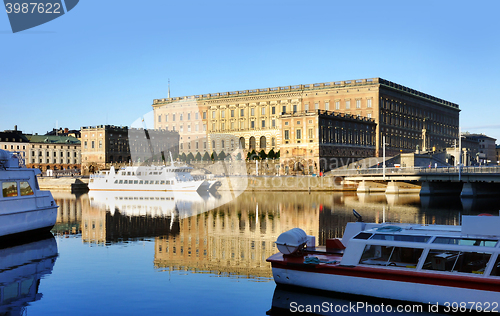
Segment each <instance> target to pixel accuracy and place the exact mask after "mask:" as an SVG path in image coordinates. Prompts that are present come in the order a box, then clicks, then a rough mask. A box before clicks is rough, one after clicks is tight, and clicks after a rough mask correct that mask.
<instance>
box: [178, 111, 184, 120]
mask: <svg viewBox="0 0 500 316" xmlns="http://www.w3.org/2000/svg"><path fill="white" fill-rule="evenodd" d="M183 115H184V114H182V113H181V115H179V121H182V120H183V118H182V117H183Z"/></svg>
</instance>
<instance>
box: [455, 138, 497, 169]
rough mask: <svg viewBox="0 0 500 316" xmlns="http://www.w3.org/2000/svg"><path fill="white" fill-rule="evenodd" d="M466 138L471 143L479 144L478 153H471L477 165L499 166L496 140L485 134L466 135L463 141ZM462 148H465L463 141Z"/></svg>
mask: <svg viewBox="0 0 500 316" xmlns="http://www.w3.org/2000/svg"><path fill="white" fill-rule="evenodd" d="M464 137H465V138H466V139H468V140H470V142H472V143H476V142H477V144H478V147H477V152H471V154H470V156H471V160H472V161H473V160H475V162H476V164H480V165H487V164H497V154H496V138H493V137H489V136H486V135H484V134H470V133H464V134H463V135H462V139H463V138H464ZM462 147H464V144H463V140H462ZM474 154H475V155H474Z"/></svg>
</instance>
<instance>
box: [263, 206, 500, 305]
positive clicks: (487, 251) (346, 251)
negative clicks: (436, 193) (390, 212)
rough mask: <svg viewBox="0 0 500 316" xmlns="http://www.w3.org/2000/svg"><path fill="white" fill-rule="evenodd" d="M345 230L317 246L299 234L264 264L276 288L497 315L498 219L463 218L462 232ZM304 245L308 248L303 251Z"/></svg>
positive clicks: (289, 236)
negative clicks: (267, 267)
mask: <svg viewBox="0 0 500 316" xmlns="http://www.w3.org/2000/svg"><path fill="white" fill-rule="evenodd" d="M355 215H357V217H358V222H353V223H348V224H347V226H346V229H345V232H344V236H343V238H342V239H341V240H340V239H328V240H327V241H326V247H321V248H320V247H314V237H312V236H306V234H305V232H304V231H303V230H301V229H299V228H294V229H292V230H290V231H287V232H285V233H283V234H281V235H280V236H279V237H278V239H277V241H276V245H277V247H278V249H279V250H280V253H278V254H275V255H273V256H271V257H269V258H268V259H267V261H268V262H270V263H271V265H272V270H273V277H274V280H275V282H276V283H277V284H281V285H290V286H298V287H304V288H311V289H317V290H323V291H332V292H339V293H345V294H352V295H364V296H370V297H375V298H381V299H389V300H398V301H410V302H418V303H423V304H430V305H436V304H438V305H439V306H441V307H443V308H444V309H445V310H446V309H447V308H448V309H449V310H451V311H457V308H458V311H464V310H467V311H469V310H477V311H481V310H482V311H490V312H495V311H496V312H499V311H500V306H498V305H499V302H500V217H499V216H463V217H462V225H461V226H451V225H420V224H401V223H378V224H375V223H364V222H362V221H361V220H360V219H361V216H359V214H357V213H356V212H355ZM308 242H309V244H308Z"/></svg>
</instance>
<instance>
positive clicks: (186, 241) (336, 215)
mask: <svg viewBox="0 0 500 316" xmlns="http://www.w3.org/2000/svg"><path fill="white" fill-rule="evenodd" d="M141 194H143V195H142V196H141V195H139V193H137V194H135V193H130V192H117V193H114V194H107V195H104V196H103V195H101V196H100V195H99V194H97V195H93V194H85V195H83V196H80V197H75V196H74V195H73V196H71V195H68V196H66V195H57V194H54V197H55V198H56V201H57V202H58V204H59V205H60V206H61V207H60V208H59V214H58V223H57V225H56V227H55V231H56V232H59V233H61V232H64V233H75V232H76V233H78V232H80V231H81V234H82V240H83V241H84V242H88V243H95V244H101V245H104V244H111V243H114V242H122V241H126V240H134V239H141V238H155V239H154V241H155V259H154V264H155V267H156V268H158V269H160V270H162V269H167V270H188V271H193V272H210V273H216V274H221V275H228V276H234V277H244V278H255V277H264V278H270V277H271V268H270V266H269V265H268V264H267V263H266V261H265V259H266V258H267V257H269V256H270V255H272V254H273V253H275V252H276V251H277V249H276V247H275V245H274V242H275V240H276V238H277V237H278V236H279V234H281V233H282V232H284V231H286V230H289V229H291V228H294V227H300V228H302V229H304V230H305V231H306V233H307V234H308V235H314V236H316V237H317V239H316V243H317V244H318V245H324V244H325V241H326V239H327V238H335V237H337V238H338V237H342V235H343V232H344V227H345V225H346V224H347V223H348V222H350V221H354V220H355V218H354V216H353V215H352V210H353V209H355V210H356V211H358V212H359V213H360V214H361V215H362V216H363V219H364V221H366V222H375V223H380V222H384V221H385V222H408V223H424V224H451V225H457V224H459V220H460V216H461V215H462V214H478V213H482V211H481V210H474V211H471V210H465V211H464V207H465V206H464V207H462V201H461V200H460V198H459V197H430V198H427V197H422V198H421V197H419V196H418V195H411V194H408V195H385V194H356V193H319V192H318V193H311V194H308V193H307V192H280V193H265V192H264V193H255V192H245V193H243V194H242V195H240V196H238V197H237V198H236V199H235V200H232V197H231V196H230V194H228V193H226V192H224V191H221V192H220V193H218V194H216V195H215V196H214V195H208V196H197V195H195V196H193V195H185V194H178V193H177V195H171V194H170V193H161V194H160V193H158V195H155V194H153V195H152V193H148V194H147V196H144V193H141ZM475 203H476V204H477V202H475ZM469 204H470V203H469ZM464 205H465V204H464ZM492 207H494V206H492Z"/></svg>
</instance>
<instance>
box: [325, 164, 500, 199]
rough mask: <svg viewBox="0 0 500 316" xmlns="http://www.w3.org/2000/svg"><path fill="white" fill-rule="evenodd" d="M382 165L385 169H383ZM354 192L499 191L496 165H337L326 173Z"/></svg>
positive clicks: (464, 194) (465, 193)
mask: <svg viewBox="0 0 500 316" xmlns="http://www.w3.org/2000/svg"><path fill="white" fill-rule="evenodd" d="M384 169H385V170H384ZM328 175H330V176H333V177H341V178H343V180H344V183H356V184H357V192H365V193H370V192H385V193H393V194H398V193H419V194H420V195H433V194H460V195H461V196H462V197H474V196H481V195H496V194H500V166H492V167H487V166H483V167H460V168H459V167H438V168H424V167H414V168H366V169H341V170H333V171H330V172H329V173H328Z"/></svg>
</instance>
